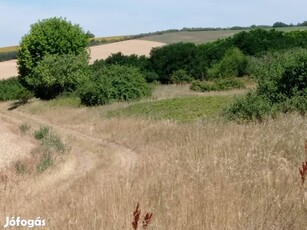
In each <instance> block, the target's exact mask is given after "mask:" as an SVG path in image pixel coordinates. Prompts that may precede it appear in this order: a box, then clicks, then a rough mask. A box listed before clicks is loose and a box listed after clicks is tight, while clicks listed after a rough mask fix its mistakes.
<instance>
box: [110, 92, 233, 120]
mask: <svg viewBox="0 0 307 230" xmlns="http://www.w3.org/2000/svg"><path fill="white" fill-rule="evenodd" d="M233 101H234V98H233V97H229V96H209V97H200V96H194V97H183V98H173V99H167V100H161V101H149V102H142V103H137V104H133V105H130V106H127V107H125V108H121V109H117V110H113V111H109V112H108V113H107V116H108V117H140V118H145V119H154V120H159V119H170V120H175V121H179V122H189V121H195V120H198V119H203V118H212V117H216V116H218V115H219V113H220V112H221V111H222V110H223V108H224V107H225V106H227V105H230V104H231V103H232V102H233Z"/></svg>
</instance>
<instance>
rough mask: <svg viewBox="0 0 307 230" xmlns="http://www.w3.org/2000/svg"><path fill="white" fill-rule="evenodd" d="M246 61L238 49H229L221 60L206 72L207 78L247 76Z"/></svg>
mask: <svg viewBox="0 0 307 230" xmlns="http://www.w3.org/2000/svg"><path fill="white" fill-rule="evenodd" d="M247 69H248V59H247V57H246V56H245V55H244V54H243V53H242V52H241V51H240V50H239V49H238V48H232V49H229V50H228V51H227V52H226V53H225V56H224V57H223V58H222V60H221V61H220V62H218V63H216V64H215V65H213V66H212V68H211V69H209V70H208V77H209V78H221V77H243V76H244V75H246V74H248V72H247Z"/></svg>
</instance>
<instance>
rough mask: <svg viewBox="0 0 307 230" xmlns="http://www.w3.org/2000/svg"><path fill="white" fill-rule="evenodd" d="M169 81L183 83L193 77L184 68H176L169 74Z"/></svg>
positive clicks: (188, 81)
mask: <svg viewBox="0 0 307 230" xmlns="http://www.w3.org/2000/svg"><path fill="white" fill-rule="evenodd" d="M170 80H171V83H173V84H184V83H190V82H191V81H192V80H193V78H192V77H191V76H190V75H189V74H188V73H187V72H186V71H185V70H182V69H180V70H176V71H174V72H173V73H172V75H171V78H170Z"/></svg>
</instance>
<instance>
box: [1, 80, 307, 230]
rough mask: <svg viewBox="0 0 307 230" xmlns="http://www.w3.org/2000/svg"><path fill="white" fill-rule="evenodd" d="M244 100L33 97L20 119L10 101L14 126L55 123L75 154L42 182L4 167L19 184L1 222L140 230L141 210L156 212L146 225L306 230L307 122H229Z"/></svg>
mask: <svg viewBox="0 0 307 230" xmlns="http://www.w3.org/2000/svg"><path fill="white" fill-rule="evenodd" d="M245 93H246V90H236V91H230V92H215V94H212V93H197V94H196V93H195V92H190V91H189V90H188V88H187V87H186V86H181V85H177V86H176V85H172V86H158V87H157V88H156V90H155V92H154V95H153V98H150V99H143V100H142V101H139V102H133V103H115V104H111V105H105V106H98V107H94V108H88V107H83V106H80V105H79V103H80V102H79V101H78V100H77V99H73V98H61V99H57V100H51V101H45V102H44V101H40V100H32V101H30V102H29V103H28V104H25V105H22V106H20V107H18V108H17V109H15V110H12V111H8V110H7V107H8V106H9V105H10V102H7V103H2V104H1V105H0V113H1V116H2V117H3V118H5V119H6V121H7V122H10V123H12V124H16V126H17V127H18V125H20V124H22V123H24V122H26V123H27V124H29V125H31V127H33V128H36V127H40V126H41V125H44V126H49V127H52V130H54V131H55V132H57V133H58V134H59V135H60V136H61V138H62V140H63V141H64V143H65V145H66V146H70V149H71V150H70V151H69V152H67V153H65V154H64V155H63V156H62V158H61V160H60V161H59V162H58V163H57V164H55V165H54V166H53V167H51V168H50V169H48V170H47V171H45V172H44V173H40V174H38V175H36V176H35V175H27V174H23V175H19V174H14V173H13V171H2V172H1V178H2V179H3V178H6V177H5V176H8V178H9V179H8V180H2V183H1V186H2V187H1V190H0V194H1V196H0V201H1V202H0V203H1V205H0V209H1V210H2V211H1V215H0V219H3V220H4V219H5V216H7V215H8V214H10V215H12V216H22V217H24V218H27V217H29V218H30V217H33V216H40V217H41V218H42V219H46V221H47V227H46V229H133V228H132V225H131V222H132V220H133V215H132V212H133V210H134V209H135V206H136V204H137V203H140V209H141V211H142V212H141V218H143V216H144V215H145V213H146V212H152V213H153V217H152V220H151V222H150V224H149V226H148V228H147V229H159V230H160V229H167V230H170V229H174V230H175V229H176V230H178V229H179V230H180V229H304V228H305V223H306V210H307V206H306V200H305V199H306V198H305V197H304V194H305V192H306V191H307V190H306V189H307V188H304V187H302V185H301V179H300V175H299V172H298V168H299V167H300V166H301V162H302V161H304V160H305V157H306V155H305V153H304V141H305V139H306V138H307V120H306V117H302V116H299V115H297V114H289V115H281V116H279V117H277V118H276V119H274V120H273V119H267V120H265V121H263V122H262V123H257V122H256V123H247V124H237V123H234V122H225V121H224V120H221V119H219V111H220V108H221V107H222V106H224V105H226V104H228V103H230V102H231V101H232V98H233V97H234V96H240V95H242V94H245ZM191 105H194V107H196V108H197V111H193V110H192V109H191ZM198 112H199V114H202V115H201V116H199V114H198ZM204 114H205V115H206V114H207V115H208V116H209V117H210V118H209V119H206V118H205V117H203V116H204ZM151 118H155V119H151ZM200 118H202V119H200ZM178 121H184V122H178ZM306 154H307V153H306ZM29 199H31V204H30V203H29V202H28V201H29ZM59 210H61V211H60V212H59Z"/></svg>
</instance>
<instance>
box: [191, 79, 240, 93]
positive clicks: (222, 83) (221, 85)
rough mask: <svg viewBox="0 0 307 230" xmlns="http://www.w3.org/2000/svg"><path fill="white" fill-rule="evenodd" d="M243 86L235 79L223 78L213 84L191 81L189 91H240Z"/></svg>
mask: <svg viewBox="0 0 307 230" xmlns="http://www.w3.org/2000/svg"><path fill="white" fill-rule="evenodd" d="M244 87H245V86H244V84H243V83H242V82H241V81H239V80H238V79H235V78H224V79H217V80H215V81H213V82H205V81H199V80H196V81H193V82H192V84H191V86H190V89H191V90H195V91H200V92H206V91H222V90H230V89H240V88H244Z"/></svg>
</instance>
